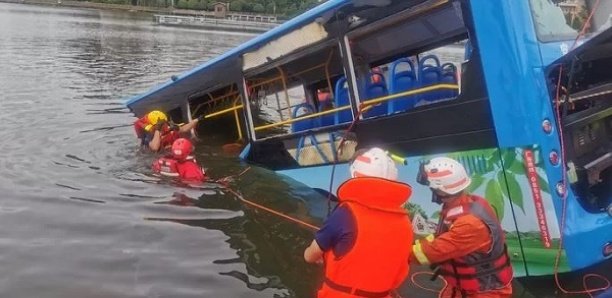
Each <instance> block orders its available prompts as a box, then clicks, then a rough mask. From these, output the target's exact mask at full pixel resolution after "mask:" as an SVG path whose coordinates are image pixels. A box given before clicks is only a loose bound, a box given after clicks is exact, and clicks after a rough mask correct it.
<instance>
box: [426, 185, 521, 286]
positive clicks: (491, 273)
mask: <svg viewBox="0 0 612 298" xmlns="http://www.w3.org/2000/svg"><path fill="white" fill-rule="evenodd" d="M470 201H471V202H470V203H467V204H463V205H459V206H457V207H454V208H450V209H448V210H443V211H442V214H441V218H440V225H439V226H438V231H437V233H436V234H437V235H439V234H442V233H445V232H447V231H448V230H449V229H450V226H451V225H452V224H453V222H454V221H455V220H457V218H459V217H461V216H465V215H468V214H471V215H473V216H475V217H477V218H478V219H480V220H481V221H482V222H483V223H484V224H485V225H486V226H487V227H488V228H489V231H490V232H491V238H492V242H491V248H490V250H489V251H488V252H486V253H482V252H473V253H471V254H469V255H467V256H464V257H461V258H457V259H453V260H450V261H449V262H445V263H443V264H440V271H439V272H440V274H441V275H442V276H444V279H445V280H446V281H447V282H448V284H449V285H450V286H452V287H454V288H457V289H458V290H459V291H460V292H462V293H458V296H457V297H461V294H464V295H465V293H474V292H485V291H491V290H495V289H500V288H503V287H505V286H507V285H508V284H509V283H510V282H511V281H512V274H513V273H512V266H511V260H510V257H509V256H508V251H507V248H506V244H505V243H506V239H505V235H504V231H503V230H502V227H501V224H500V223H499V220H498V219H497V216H496V215H495V212H494V211H493V208H491V205H489V203H488V202H487V201H486V200H485V199H483V198H481V197H478V196H474V195H471V196H470Z"/></svg>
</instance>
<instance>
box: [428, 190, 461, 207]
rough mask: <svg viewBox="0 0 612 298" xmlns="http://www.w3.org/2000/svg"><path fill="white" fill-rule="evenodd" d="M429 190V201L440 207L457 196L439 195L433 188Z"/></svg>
mask: <svg viewBox="0 0 612 298" xmlns="http://www.w3.org/2000/svg"><path fill="white" fill-rule="evenodd" d="M430 190H431V201H432V202H434V203H436V204H438V205H442V204H444V203H446V202H448V201H450V200H452V199H454V198H455V197H457V195H449V194H444V195H441V194H439V192H438V191H436V190H435V189H433V188H430Z"/></svg>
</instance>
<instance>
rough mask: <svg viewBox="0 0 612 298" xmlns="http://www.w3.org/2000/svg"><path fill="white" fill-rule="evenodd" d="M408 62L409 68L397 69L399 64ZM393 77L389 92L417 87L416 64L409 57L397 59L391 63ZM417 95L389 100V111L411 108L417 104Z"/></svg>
mask: <svg viewBox="0 0 612 298" xmlns="http://www.w3.org/2000/svg"><path fill="white" fill-rule="evenodd" d="M401 64H407V65H408V66H409V69H408V70H403V71H399V72H398V71H397V68H398V66H400V65H401ZM390 75H391V78H390V80H389V92H390V93H391V94H397V93H401V92H404V91H408V90H411V89H414V88H415V87H417V84H418V82H417V77H416V71H415V68H414V64H413V63H412V61H411V60H410V59H408V58H402V59H399V60H396V61H395V62H393V63H392V64H391V74H390ZM416 100H417V97H416V96H403V97H399V98H396V99H393V100H391V101H390V102H389V113H393V112H401V111H406V110H410V109H412V108H413V107H414V105H415V104H416Z"/></svg>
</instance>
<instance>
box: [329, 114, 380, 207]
mask: <svg viewBox="0 0 612 298" xmlns="http://www.w3.org/2000/svg"><path fill="white" fill-rule="evenodd" d="M371 107H372V106H364V105H363V104H361V105H359V110H358V111H357V115H356V116H355V119H353V121H352V122H351V125H349V127H348V128H347V129H346V131H345V132H344V136H342V139H341V140H340V144H338V149H336V156H339V155H340V154H341V152H342V147H343V146H344V143H345V142H346V139H347V138H348V135H349V133H350V132H351V131H352V130H353V127H354V126H355V124H356V123H357V122H358V121H359V117H361V114H362V113H363V112H364V111H366V110H368V109H370V108H371ZM337 163H338V161H337V160H335V161H334V163H333V164H332V170H331V177H330V178H329V189H328V190H327V216H329V214H330V213H331V202H332V190H333V188H334V175H335V173H336V164H337Z"/></svg>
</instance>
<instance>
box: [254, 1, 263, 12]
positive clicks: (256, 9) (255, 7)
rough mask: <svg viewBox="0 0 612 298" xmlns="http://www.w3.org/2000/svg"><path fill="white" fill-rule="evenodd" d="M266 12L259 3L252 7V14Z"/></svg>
mask: <svg viewBox="0 0 612 298" xmlns="http://www.w3.org/2000/svg"><path fill="white" fill-rule="evenodd" d="M265 11H266V8H265V7H264V6H263V5H261V3H256V4H255V5H253V12H256V13H263V12H265Z"/></svg>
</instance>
